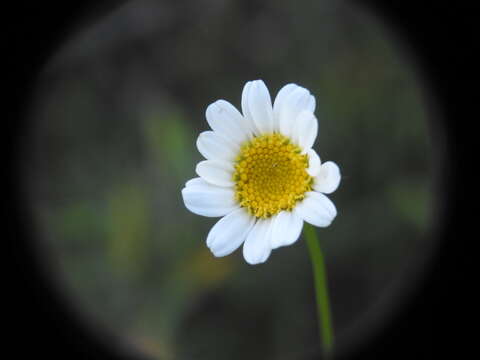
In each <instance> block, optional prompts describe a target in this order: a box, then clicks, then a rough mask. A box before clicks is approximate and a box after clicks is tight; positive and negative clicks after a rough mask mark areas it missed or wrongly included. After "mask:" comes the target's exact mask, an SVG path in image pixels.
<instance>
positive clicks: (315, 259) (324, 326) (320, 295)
mask: <svg viewBox="0 0 480 360" xmlns="http://www.w3.org/2000/svg"><path fill="white" fill-rule="evenodd" d="M303 234H304V236H305V240H306V241H307V246H308V251H309V254H310V260H311V261H312V268H313V277H314V282H315V294H316V300H317V316H318V325H319V330H320V341H321V343H322V344H323V353H324V355H325V358H327V359H328V358H330V357H331V355H332V353H333V329H332V323H331V315H330V301H329V297H328V287H327V274H326V270H325V261H324V259H323V254H322V250H321V249H320V244H319V242H318V239H317V234H316V232H315V228H314V227H313V226H312V225H310V224H307V223H305V226H304V228H303Z"/></svg>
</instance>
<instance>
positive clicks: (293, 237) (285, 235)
mask: <svg viewBox="0 0 480 360" xmlns="http://www.w3.org/2000/svg"><path fill="white" fill-rule="evenodd" d="M302 228H303V219H302V218H301V217H299V216H297V215H296V213H295V212H292V211H282V212H280V213H278V215H276V216H275V217H274V219H273V224H272V237H271V241H270V245H271V247H272V249H276V248H278V247H280V246H288V245H292V244H293V243H294V242H295V241H297V240H298V238H299V237H300V233H301V232H302Z"/></svg>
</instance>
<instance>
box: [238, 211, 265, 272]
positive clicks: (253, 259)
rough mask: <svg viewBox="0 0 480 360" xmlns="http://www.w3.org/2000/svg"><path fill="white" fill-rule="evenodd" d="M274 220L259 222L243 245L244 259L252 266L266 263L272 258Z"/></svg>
mask: <svg viewBox="0 0 480 360" xmlns="http://www.w3.org/2000/svg"><path fill="white" fill-rule="evenodd" d="M271 225H272V218H269V219H259V220H257V222H256V224H255V226H254V227H253V229H252V231H250V233H249V234H248V236H247V240H245V243H244V244H243V257H244V258H245V260H246V261H247V263H249V264H250V265H255V264H260V263H263V262H265V261H266V260H267V259H268V257H269V256H270V252H271V251H272V247H271V245H270V239H271V234H272V226H271Z"/></svg>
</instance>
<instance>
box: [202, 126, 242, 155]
mask: <svg viewBox="0 0 480 360" xmlns="http://www.w3.org/2000/svg"><path fill="white" fill-rule="evenodd" d="M197 148H198V151H200V154H202V155H203V157H204V158H205V159H208V160H215V159H217V160H230V161H233V160H234V159H235V157H236V156H237V155H238V153H239V152H240V146H239V145H238V144H236V143H234V142H233V141H229V140H228V139H226V138H224V137H222V136H220V135H218V134H217V133H216V132H214V131H204V132H202V133H201V134H200V135H199V136H198V138H197Z"/></svg>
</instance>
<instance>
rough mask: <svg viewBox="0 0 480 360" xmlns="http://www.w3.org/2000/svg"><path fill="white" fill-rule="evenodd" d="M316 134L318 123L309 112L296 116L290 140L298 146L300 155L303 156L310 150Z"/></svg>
mask: <svg viewBox="0 0 480 360" xmlns="http://www.w3.org/2000/svg"><path fill="white" fill-rule="evenodd" d="M317 132H318V121H317V118H316V117H315V115H313V113H311V112H310V111H302V112H301V113H300V114H298V116H297V119H296V120H295V125H294V127H293V130H292V139H293V141H294V142H296V143H297V144H298V145H299V146H300V148H301V149H302V154H305V153H306V152H307V151H308V150H309V149H311V148H312V146H313V143H314V142H315V139H316V138H317Z"/></svg>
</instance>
